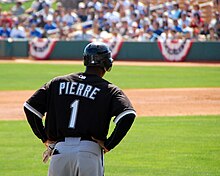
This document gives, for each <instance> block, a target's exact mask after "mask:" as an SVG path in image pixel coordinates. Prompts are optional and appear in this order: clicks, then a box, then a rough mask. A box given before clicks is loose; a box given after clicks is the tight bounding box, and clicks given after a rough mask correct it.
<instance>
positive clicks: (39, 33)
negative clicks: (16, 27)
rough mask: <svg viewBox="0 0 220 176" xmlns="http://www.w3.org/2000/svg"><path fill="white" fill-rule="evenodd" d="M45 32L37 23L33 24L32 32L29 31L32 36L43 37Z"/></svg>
mask: <svg viewBox="0 0 220 176" xmlns="http://www.w3.org/2000/svg"><path fill="white" fill-rule="evenodd" d="M42 34H43V32H42V31H41V30H40V29H39V28H37V25H36V24H35V23H32V24H31V28H30V32H29V37H30V38H36V37H37V38H41V37H42Z"/></svg>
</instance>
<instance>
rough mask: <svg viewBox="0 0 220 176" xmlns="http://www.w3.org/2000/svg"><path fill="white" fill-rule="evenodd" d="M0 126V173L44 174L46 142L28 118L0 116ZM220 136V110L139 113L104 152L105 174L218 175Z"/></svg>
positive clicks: (112, 175) (118, 175)
mask: <svg viewBox="0 0 220 176" xmlns="http://www.w3.org/2000/svg"><path fill="white" fill-rule="evenodd" d="M0 126H1V128H0V138H1V140H0V150H1V152H0V158H1V159H0V168H1V169H0V175H4V176H14V175H16V176H24V175H28V176H39V175H46V173H47V167H48V164H46V165H45V164H43V163H42V162H41V154H42V152H43V151H44V146H43V145H42V144H41V142H40V141H39V140H38V139H36V137H35V136H34V135H33V133H32V131H31V129H30V127H29V126H28V124H27V122H26V121H0ZM112 127H113V125H112ZM219 141H220V117H219V116H187V117H185V116H184V117H158V118H156V117H145V118H138V119H136V121H135V123H134V125H133V127H132V129H131V130H130V131H129V133H128V135H127V136H126V137H125V139H124V140H123V141H122V142H121V143H120V145H119V146H117V147H116V148H115V149H114V150H112V151H111V152H110V153H108V154H106V155H105V172H106V176H143V175H144V176H219V175H220V157H219V156H220V142H219Z"/></svg>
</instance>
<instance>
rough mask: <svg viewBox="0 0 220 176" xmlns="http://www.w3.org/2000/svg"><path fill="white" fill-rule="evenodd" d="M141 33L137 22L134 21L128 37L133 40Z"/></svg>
mask: <svg viewBox="0 0 220 176" xmlns="http://www.w3.org/2000/svg"><path fill="white" fill-rule="evenodd" d="M138 35H139V29H138V24H137V22H133V23H132V25H131V27H129V29H128V37H129V39H131V40H134V39H137V38H138Z"/></svg>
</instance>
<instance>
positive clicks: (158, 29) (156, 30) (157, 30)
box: [153, 21, 163, 36]
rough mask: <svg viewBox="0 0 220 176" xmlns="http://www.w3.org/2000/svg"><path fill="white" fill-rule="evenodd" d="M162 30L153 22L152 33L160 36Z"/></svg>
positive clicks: (157, 23)
mask: <svg viewBox="0 0 220 176" xmlns="http://www.w3.org/2000/svg"><path fill="white" fill-rule="evenodd" d="M162 32H163V30H162V29H161V28H160V24H159V22H157V21H154V22H153V33H154V34H156V35H158V36H160V34H161V33H162Z"/></svg>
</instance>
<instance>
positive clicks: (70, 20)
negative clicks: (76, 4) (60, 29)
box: [62, 8, 78, 26]
mask: <svg viewBox="0 0 220 176" xmlns="http://www.w3.org/2000/svg"><path fill="white" fill-rule="evenodd" d="M62 21H63V22H65V23H66V24H67V25H68V26H72V25H73V24H74V23H76V22H77V21H78V16H77V14H76V13H74V12H72V9H70V8H68V9H67V11H66V14H65V15H64V16H63V18H62Z"/></svg>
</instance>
